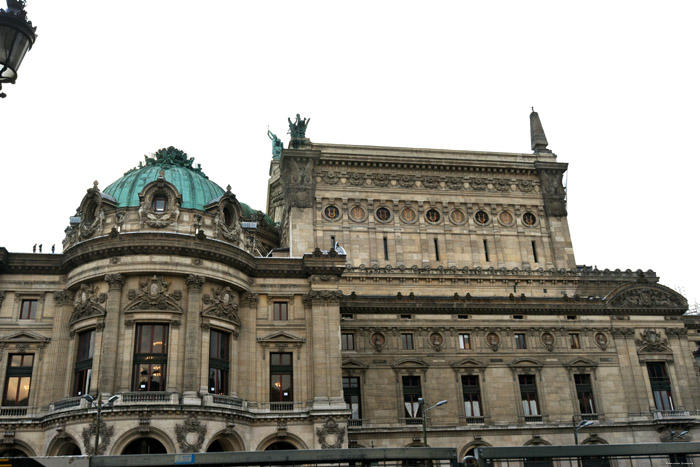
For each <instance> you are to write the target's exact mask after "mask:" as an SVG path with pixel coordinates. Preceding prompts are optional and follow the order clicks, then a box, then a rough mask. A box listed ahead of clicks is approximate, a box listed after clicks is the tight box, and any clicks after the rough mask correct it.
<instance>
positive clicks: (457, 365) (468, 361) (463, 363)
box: [450, 358, 486, 370]
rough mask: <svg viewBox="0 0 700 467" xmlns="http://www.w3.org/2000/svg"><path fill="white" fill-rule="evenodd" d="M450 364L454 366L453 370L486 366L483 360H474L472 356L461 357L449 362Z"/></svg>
mask: <svg viewBox="0 0 700 467" xmlns="http://www.w3.org/2000/svg"><path fill="white" fill-rule="evenodd" d="M450 366H451V367H452V368H454V369H455V370H459V369H482V368H486V365H484V363H483V362H480V361H478V360H474V359H473V358H463V359H462V360H459V361H457V362H454V363H452V364H450Z"/></svg>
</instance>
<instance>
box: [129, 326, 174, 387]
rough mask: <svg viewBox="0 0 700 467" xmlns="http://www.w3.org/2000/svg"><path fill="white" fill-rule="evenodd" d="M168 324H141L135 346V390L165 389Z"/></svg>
mask: <svg viewBox="0 0 700 467" xmlns="http://www.w3.org/2000/svg"><path fill="white" fill-rule="evenodd" d="M167 363H168V325H167V324H139V325H137V326H136V343H135V346H134V379H133V390H134V391H165V378H166V370H167Z"/></svg>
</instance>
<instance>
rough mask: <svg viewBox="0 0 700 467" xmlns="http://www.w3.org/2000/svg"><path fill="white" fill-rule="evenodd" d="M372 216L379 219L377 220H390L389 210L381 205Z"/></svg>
mask: <svg viewBox="0 0 700 467" xmlns="http://www.w3.org/2000/svg"><path fill="white" fill-rule="evenodd" d="M374 217H375V218H376V219H377V220H378V221H379V222H389V221H390V220H391V211H390V210H389V209H388V208H385V207H383V206H382V207H381V208H379V209H377V211H376V212H375V213H374Z"/></svg>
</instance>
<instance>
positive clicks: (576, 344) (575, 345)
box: [569, 332, 581, 349]
mask: <svg viewBox="0 0 700 467" xmlns="http://www.w3.org/2000/svg"><path fill="white" fill-rule="evenodd" d="M569 342H571V348H572V349H580V348H581V339H580V338H579V335H578V334H577V333H574V332H572V333H570V334H569Z"/></svg>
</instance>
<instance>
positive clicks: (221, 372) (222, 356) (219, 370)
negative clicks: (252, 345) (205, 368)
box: [209, 329, 229, 394]
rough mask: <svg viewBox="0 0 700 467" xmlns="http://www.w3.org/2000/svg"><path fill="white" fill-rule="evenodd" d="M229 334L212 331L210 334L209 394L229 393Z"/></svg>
mask: <svg viewBox="0 0 700 467" xmlns="http://www.w3.org/2000/svg"><path fill="white" fill-rule="evenodd" d="M228 372H229V334H228V333H227V332H223V331H217V330H214V329H212V330H211V332H210V334H209V392H210V393H212V394H227V393H228Z"/></svg>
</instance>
